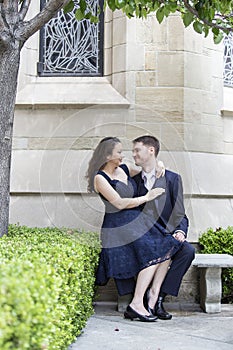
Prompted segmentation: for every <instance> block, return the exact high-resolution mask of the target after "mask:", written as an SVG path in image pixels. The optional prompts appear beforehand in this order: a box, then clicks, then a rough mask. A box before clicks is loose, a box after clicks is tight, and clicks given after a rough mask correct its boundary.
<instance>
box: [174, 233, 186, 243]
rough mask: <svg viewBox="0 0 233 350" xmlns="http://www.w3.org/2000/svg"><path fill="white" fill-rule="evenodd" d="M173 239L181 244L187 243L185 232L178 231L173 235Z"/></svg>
mask: <svg viewBox="0 0 233 350" xmlns="http://www.w3.org/2000/svg"><path fill="white" fill-rule="evenodd" d="M173 237H174V238H175V239H177V241H179V242H184V241H185V235H184V232H183V231H176V232H175V233H173Z"/></svg>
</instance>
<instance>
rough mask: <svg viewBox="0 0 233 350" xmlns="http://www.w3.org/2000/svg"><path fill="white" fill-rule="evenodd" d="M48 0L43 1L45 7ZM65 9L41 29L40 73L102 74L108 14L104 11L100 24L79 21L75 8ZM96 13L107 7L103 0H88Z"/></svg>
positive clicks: (63, 74)
mask: <svg viewBox="0 0 233 350" xmlns="http://www.w3.org/2000/svg"><path fill="white" fill-rule="evenodd" d="M45 1H46V0H41V3H42V6H43V4H44V3H45ZM74 3H75V7H74V10H73V11H72V12H69V13H67V14H65V13H64V11H63V10H61V11H60V12H59V13H58V15H57V16H56V17H55V18H52V19H51V20H50V21H49V22H48V23H47V24H46V25H45V26H44V27H43V29H42V30H41V32H40V58H39V62H38V67H37V70H38V74H39V75H40V76H102V75H103V36H104V16H103V11H102V10H101V12H100V15H99V22H98V23H91V21H90V20H87V19H83V20H81V21H77V19H76V18H75V10H76V9H78V8H79V5H78V3H79V2H77V1H75V2H74ZM86 3H87V6H88V7H89V8H91V9H92V11H93V13H94V14H95V15H97V14H98V11H99V8H100V9H103V0H86Z"/></svg>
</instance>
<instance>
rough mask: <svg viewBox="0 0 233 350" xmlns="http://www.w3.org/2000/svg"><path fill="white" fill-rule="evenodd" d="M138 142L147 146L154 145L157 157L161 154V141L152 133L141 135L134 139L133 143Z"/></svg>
mask: <svg viewBox="0 0 233 350" xmlns="http://www.w3.org/2000/svg"><path fill="white" fill-rule="evenodd" d="M136 142H141V143H142V144H143V145H145V146H150V147H154V149H155V156H156V157H157V155H158V154H159V150H160V143H159V140H158V139H157V138H156V137H154V136H150V135H144V136H139V137H137V138H136V139H134V140H133V144H135V143H136Z"/></svg>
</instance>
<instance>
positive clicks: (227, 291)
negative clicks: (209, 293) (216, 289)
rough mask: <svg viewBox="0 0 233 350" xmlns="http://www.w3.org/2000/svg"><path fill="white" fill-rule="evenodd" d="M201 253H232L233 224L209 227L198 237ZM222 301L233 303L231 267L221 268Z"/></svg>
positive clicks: (232, 270) (232, 274) (232, 271)
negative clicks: (214, 228) (224, 227)
mask: <svg viewBox="0 0 233 350" xmlns="http://www.w3.org/2000/svg"><path fill="white" fill-rule="evenodd" d="M199 243H200V244H201V248H202V249H201V253H207V254H208V253H209V254H214V253H218V254H230V255H233V226H229V227H227V228H226V229H223V228H218V229H216V230H213V229H212V228H209V229H208V230H207V231H206V232H204V233H203V234H202V235H201V237H200V238H199ZM222 286H223V293H222V302H223V303H233V268H226V269H223V272H222Z"/></svg>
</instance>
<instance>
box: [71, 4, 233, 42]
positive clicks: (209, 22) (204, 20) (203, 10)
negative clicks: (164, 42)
mask: <svg viewBox="0 0 233 350" xmlns="http://www.w3.org/2000/svg"><path fill="white" fill-rule="evenodd" d="M104 6H105V7H106V6H108V7H109V8H110V9H111V10H112V11H115V10H122V11H123V12H124V13H125V14H126V16H127V17H129V18H131V17H139V18H146V17H147V16H148V14H150V13H155V16H156V18H157V20H158V22H159V23H161V22H162V21H163V20H164V18H166V17H168V16H169V15H170V14H172V13H175V12H179V13H180V14H181V18H182V20H183V24H184V26H185V27H188V26H190V25H192V26H193V29H194V30H195V31H196V32H197V33H199V34H204V36H205V37H206V36H207V35H208V34H209V32H210V31H211V32H212V33H213V37H214V42H215V43H216V44H217V43H219V42H220V41H221V40H222V38H223V36H224V34H225V33H226V34H227V33H229V32H230V31H232V30H233V1H231V0H193V1H191V0H184V1H179V0H105V5H104ZM73 7H74V0H71V1H70V2H69V3H68V4H67V6H65V11H66V12H69V11H71V10H73ZM76 18H77V19H78V20H80V19H83V18H87V19H91V20H92V21H97V20H98V19H97V18H96V17H95V16H93V15H92V13H91V10H90V9H89V8H88V7H87V5H86V2H85V0H80V8H79V9H78V10H77V11H76Z"/></svg>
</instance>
